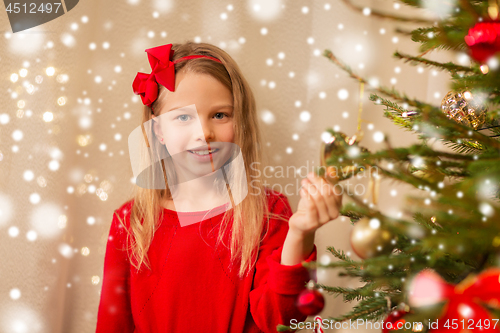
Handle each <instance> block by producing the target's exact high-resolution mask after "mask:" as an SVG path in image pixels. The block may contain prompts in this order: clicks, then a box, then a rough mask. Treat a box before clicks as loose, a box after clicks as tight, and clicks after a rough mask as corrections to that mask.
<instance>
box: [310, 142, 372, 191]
mask: <svg viewBox="0 0 500 333" xmlns="http://www.w3.org/2000/svg"><path fill="white" fill-rule="evenodd" d="M362 136H363V133H362V132H361V133H358V134H356V135H353V136H352V137H348V136H347V135H345V134H344V133H341V132H333V133H332V136H331V137H330V139H328V140H327V141H326V142H324V141H322V142H321V149H320V164H321V166H322V169H323V170H324V171H325V172H324V174H320V176H323V177H324V178H325V180H326V181H328V182H330V183H331V184H335V183H337V182H338V181H339V180H342V179H347V178H349V177H351V176H352V175H353V174H356V173H357V172H360V171H364V169H365V167H364V166H359V165H354V164H353V165H343V166H342V165H340V164H342V163H340V161H339V160H338V158H339V157H341V156H344V155H347V156H350V157H356V156H357V155H359V154H361V153H366V152H368V149H366V148H364V147H360V146H358V142H359V141H360V140H361V138H362ZM332 157H337V161H338V162H339V165H338V166H331V165H330V166H328V165H327V160H329V159H331V158H332ZM343 162H348V161H346V160H343ZM343 164H345V163H343Z"/></svg>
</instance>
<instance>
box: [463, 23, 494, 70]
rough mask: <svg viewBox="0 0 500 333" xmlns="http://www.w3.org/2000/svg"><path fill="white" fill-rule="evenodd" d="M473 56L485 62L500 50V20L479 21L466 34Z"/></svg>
mask: <svg viewBox="0 0 500 333" xmlns="http://www.w3.org/2000/svg"><path fill="white" fill-rule="evenodd" d="M465 43H467V45H468V46H469V49H470V54H471V57H472V58H474V60H476V61H478V62H480V63H484V62H486V61H487V60H488V59H489V58H490V57H492V56H493V55H495V53H497V52H499V51H500V21H485V22H479V23H477V24H476V25H475V26H473V27H472V28H470V29H469V34H468V35H467V36H465Z"/></svg>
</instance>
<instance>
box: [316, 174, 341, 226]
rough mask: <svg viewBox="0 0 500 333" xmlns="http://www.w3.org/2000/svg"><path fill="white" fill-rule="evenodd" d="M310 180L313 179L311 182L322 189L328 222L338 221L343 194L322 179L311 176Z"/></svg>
mask: <svg viewBox="0 0 500 333" xmlns="http://www.w3.org/2000/svg"><path fill="white" fill-rule="evenodd" d="M309 179H311V181H312V182H313V183H314V184H315V185H316V187H317V188H318V187H319V188H320V191H319V192H320V194H321V195H322V196H323V200H324V202H325V206H326V210H327V212H328V216H329V219H328V221H330V220H333V219H336V218H337V217H338V215H339V208H340V206H341V200H342V192H341V191H339V189H338V188H335V187H333V186H332V185H331V184H329V183H328V182H326V180H324V179H323V178H321V177H316V176H314V175H312V176H309ZM340 190H341V188H340Z"/></svg>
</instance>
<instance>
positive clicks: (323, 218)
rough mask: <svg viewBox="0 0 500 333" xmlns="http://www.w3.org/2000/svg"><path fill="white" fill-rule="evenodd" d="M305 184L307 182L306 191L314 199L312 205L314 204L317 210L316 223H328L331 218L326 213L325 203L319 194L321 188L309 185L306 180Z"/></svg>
mask: <svg viewBox="0 0 500 333" xmlns="http://www.w3.org/2000/svg"><path fill="white" fill-rule="evenodd" d="M306 182H307V186H306V189H307V191H308V192H309V194H310V195H311V196H312V198H313V199H314V203H315V204H316V208H317V210H318V221H319V222H320V223H326V222H328V221H330V220H331V218H330V215H329V213H328V207H327V204H326V202H325V199H324V198H323V195H322V194H321V188H317V187H316V185H315V184H313V183H311V182H310V181H308V180H306Z"/></svg>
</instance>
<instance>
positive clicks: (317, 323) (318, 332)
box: [313, 316, 325, 333]
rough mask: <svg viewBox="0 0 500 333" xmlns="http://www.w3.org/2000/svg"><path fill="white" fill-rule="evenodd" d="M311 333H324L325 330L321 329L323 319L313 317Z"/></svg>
mask: <svg viewBox="0 0 500 333" xmlns="http://www.w3.org/2000/svg"><path fill="white" fill-rule="evenodd" d="M313 333H325V330H324V329H323V319H321V317H320V316H315V317H314V328H313Z"/></svg>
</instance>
